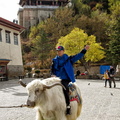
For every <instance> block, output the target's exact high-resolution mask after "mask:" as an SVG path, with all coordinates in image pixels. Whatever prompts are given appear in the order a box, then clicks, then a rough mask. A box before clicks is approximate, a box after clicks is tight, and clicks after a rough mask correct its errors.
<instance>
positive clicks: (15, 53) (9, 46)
mask: <svg viewBox="0 0 120 120" xmlns="http://www.w3.org/2000/svg"><path fill="white" fill-rule="evenodd" d="M0 28H2V31H1V33H2V42H0V58H1V59H10V60H11V61H10V62H9V64H8V65H23V62H22V53H21V42H20V33H19V32H18V31H16V30H13V29H10V28H8V27H4V26H2V25H0ZM6 30H7V31H10V41H11V43H6V37H5V31H6ZM14 33H16V34H18V45H14Z"/></svg>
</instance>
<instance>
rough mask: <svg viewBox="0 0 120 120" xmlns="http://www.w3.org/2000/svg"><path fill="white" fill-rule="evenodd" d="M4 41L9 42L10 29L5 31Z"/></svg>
mask: <svg viewBox="0 0 120 120" xmlns="http://www.w3.org/2000/svg"><path fill="white" fill-rule="evenodd" d="M5 37H6V43H10V31H5Z"/></svg>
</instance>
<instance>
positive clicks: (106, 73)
mask: <svg viewBox="0 0 120 120" xmlns="http://www.w3.org/2000/svg"><path fill="white" fill-rule="evenodd" d="M104 78H105V87H107V81H108V83H109V87H111V83H110V77H109V71H108V70H106V71H105V73H104Z"/></svg>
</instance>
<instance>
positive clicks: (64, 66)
mask: <svg viewBox="0 0 120 120" xmlns="http://www.w3.org/2000/svg"><path fill="white" fill-rule="evenodd" d="M88 49H89V46H88V45H86V46H85V48H84V49H83V50H82V51H81V52H80V53H78V54H76V55H74V56H68V55H67V54H64V47H63V46H58V47H57V48H56V50H57V56H56V57H55V58H54V59H53V60H52V62H53V64H52V69H51V75H52V76H56V77H59V78H60V79H61V83H62V84H63V85H64V86H65V88H66V90H64V89H63V92H64V95H65V100H66V106H67V109H66V114H70V113H71V111H70V110H71V106H70V100H69V88H68V84H69V83H70V82H72V83H74V82H75V77H74V71H73V66H72V65H73V63H75V62H76V61H77V60H79V59H81V58H82V57H83V56H84V54H85V53H86V51H87V50H88Z"/></svg>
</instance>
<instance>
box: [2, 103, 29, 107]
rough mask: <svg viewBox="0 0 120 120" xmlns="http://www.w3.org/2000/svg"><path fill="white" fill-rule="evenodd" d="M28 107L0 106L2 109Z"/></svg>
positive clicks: (24, 105)
mask: <svg viewBox="0 0 120 120" xmlns="http://www.w3.org/2000/svg"><path fill="white" fill-rule="evenodd" d="M22 107H27V105H26V104H22V105H18V106H0V108H22Z"/></svg>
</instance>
